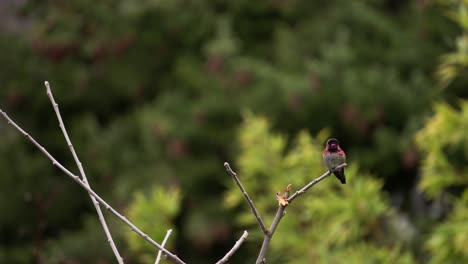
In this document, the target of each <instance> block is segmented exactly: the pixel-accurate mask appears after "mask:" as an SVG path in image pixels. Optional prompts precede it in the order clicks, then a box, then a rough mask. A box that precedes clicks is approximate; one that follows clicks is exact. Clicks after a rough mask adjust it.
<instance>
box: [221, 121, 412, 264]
mask: <svg viewBox="0 0 468 264" xmlns="http://www.w3.org/2000/svg"><path fill="white" fill-rule="evenodd" d="M239 133H240V148H241V151H240V153H239V170H238V171H239V173H238V174H239V177H240V179H241V181H242V182H243V185H244V187H245V188H247V190H248V192H250V193H251V194H253V199H254V201H255V204H256V207H257V209H258V210H259V211H260V212H261V214H262V215H263V217H264V219H265V221H266V223H271V221H272V217H273V216H274V212H275V211H276V208H277V203H276V201H275V200H274V198H273V194H274V193H275V191H279V190H282V189H283V188H284V187H285V186H286V185H287V184H289V183H291V184H292V191H293V192H294V190H298V189H299V188H301V187H302V186H304V185H305V184H307V183H308V182H309V181H311V180H313V179H314V178H316V177H318V176H320V175H321V174H322V173H324V172H325V171H326V170H325V168H324V165H323V164H322V157H321V151H322V147H323V142H325V141H326V138H327V136H328V132H327V131H322V132H320V133H319V134H318V136H317V137H316V138H312V137H310V136H309V135H308V134H307V133H306V132H304V131H303V132H300V133H299V134H298V136H297V137H296V139H295V140H293V141H294V143H293V145H292V146H290V147H287V140H286V139H285V137H284V136H281V135H278V134H274V133H272V132H271V129H270V125H269V124H268V121H267V120H266V119H264V118H260V117H255V116H253V115H251V114H246V115H245V121H244V124H243V125H242V126H241V128H240V130H239ZM346 175H347V178H348V183H347V184H346V185H341V184H338V181H337V180H336V179H335V178H334V176H331V177H330V178H329V179H326V180H324V181H322V182H320V183H319V184H318V185H316V186H314V187H313V188H312V189H310V190H309V192H308V193H307V194H305V195H304V196H302V197H300V198H299V199H297V200H295V201H294V202H293V203H292V204H291V205H290V206H288V207H287V214H286V216H285V218H284V220H283V221H282V222H281V224H280V226H279V228H278V230H277V231H276V233H275V237H274V239H273V241H272V250H271V251H270V252H271V253H270V254H271V255H272V256H271V258H272V259H281V258H286V259H287V263H311V262H314V263H315V262H320V263H335V262H337V263H343V261H344V259H346V263H363V261H364V263H374V261H375V262H377V263H380V261H379V260H383V259H384V258H385V256H392V257H390V258H389V259H387V260H386V261H387V262H384V263H394V262H397V263H413V259H412V258H411V257H410V255H408V254H407V253H403V252H401V251H400V250H399V249H397V248H394V247H396V246H398V245H399V244H400V243H399V242H398V241H395V240H394V241H391V242H390V243H388V241H385V233H386V232H388V231H389V230H388V226H387V225H386V224H385V219H386V218H389V217H391V216H393V215H394V212H393V211H392V210H391V209H390V206H389V204H388V201H387V199H386V198H385V194H384V193H383V192H382V183H381V182H380V181H378V180H376V179H374V178H372V177H370V176H369V175H366V174H363V173H361V172H359V171H358V169H357V165H356V164H353V163H351V166H350V167H349V168H347V170H346ZM225 203H226V205H227V206H228V207H239V206H241V207H243V208H246V205H245V201H244V199H243V196H242V194H241V192H240V191H239V190H238V188H237V186H236V185H234V184H230V188H229V191H228V192H227V194H226V197H225ZM237 223H238V224H239V225H241V226H253V230H252V231H251V235H252V236H253V237H256V238H255V239H260V238H259V237H258V235H259V233H260V232H259V230H258V227H257V226H256V224H255V219H254V217H253V215H252V214H251V212H250V211H249V210H244V212H243V213H241V214H240V216H239V217H238V218H237ZM364 241H365V242H364ZM369 248H373V249H375V250H371V251H367V249H369ZM392 248H393V249H392ZM345 252H353V254H352V257H351V258H342V257H343V256H344V255H345V254H346V253H345ZM364 252H366V254H364ZM365 256H366V257H365ZM350 260H353V261H354V262H349V261H350ZM366 261H368V262H366Z"/></svg>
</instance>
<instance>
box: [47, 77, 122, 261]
mask: <svg viewBox="0 0 468 264" xmlns="http://www.w3.org/2000/svg"><path fill="white" fill-rule="evenodd" d="M44 84H45V86H46V88H47V96H49V99H50V102H51V103H52V106H53V107H54V111H55V114H56V115H57V120H58V122H59V126H60V128H61V129H62V133H63V136H64V137H65V140H66V141H67V145H68V147H69V148H70V152H71V153H72V155H73V159H74V160H75V163H76V165H77V166H78V169H79V171H80V175H81V179H82V180H83V182H84V183H85V184H86V185H88V186H89V187H91V186H90V185H89V183H88V179H87V178H86V173H85V171H84V169H83V165H82V164H81V162H80V159H79V158H78V155H77V154H76V152H75V148H74V147H73V144H72V142H71V140H70V138H69V137H68V132H67V129H66V128H65V124H64V123H63V120H62V116H61V115H60V110H59V107H58V104H57V103H56V102H55V100H54V96H53V95H52V90H51V89H50V85H49V82H48V81H45V83H44ZM89 197H91V201H92V202H93V205H94V208H96V212H97V214H98V217H99V221H100V222H101V225H102V228H103V229H104V233H106V237H107V241H108V242H109V244H110V247H111V249H112V251H113V252H114V255H115V257H116V258H117V262H118V263H119V264H123V263H124V261H123V259H122V257H121V256H120V254H119V251H118V250H117V247H116V246H115V243H114V240H113V239H112V235H111V233H110V231H109V228H108V227H107V223H106V219H105V218H104V215H103V213H102V211H101V207H99V203H98V201H97V200H96V198H94V197H93V196H92V195H91V194H90V195H89Z"/></svg>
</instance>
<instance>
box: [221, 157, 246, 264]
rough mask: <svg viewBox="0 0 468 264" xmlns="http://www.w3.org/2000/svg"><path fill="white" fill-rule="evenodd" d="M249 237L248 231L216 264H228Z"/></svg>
mask: <svg viewBox="0 0 468 264" xmlns="http://www.w3.org/2000/svg"><path fill="white" fill-rule="evenodd" d="M228 166H229V165H228ZM248 235H249V233H247V231H244V234H242V236H241V237H240V238H239V240H237V241H236V244H234V246H233V247H232V249H231V250H229V252H228V253H226V255H225V256H224V257H223V258H222V259H220V260H219V261H218V262H216V264H223V263H226V262H227V261H228V260H229V258H230V257H232V255H234V253H236V251H237V250H238V249H239V248H240V246H241V245H242V243H244V240H245V239H246V238H247V236H248Z"/></svg>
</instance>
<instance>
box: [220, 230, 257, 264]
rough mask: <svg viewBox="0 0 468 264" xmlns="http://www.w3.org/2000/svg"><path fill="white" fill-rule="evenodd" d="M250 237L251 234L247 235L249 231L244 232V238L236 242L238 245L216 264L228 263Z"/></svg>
mask: <svg viewBox="0 0 468 264" xmlns="http://www.w3.org/2000/svg"><path fill="white" fill-rule="evenodd" d="M248 235H249V233H247V231H244V234H242V236H241V237H240V238H239V240H237V241H236V244H234V246H233V247H232V248H231V250H229V252H228V253H226V255H225V256H224V257H223V258H222V259H220V260H219V261H218V262H216V264H223V263H226V262H227V261H228V260H229V258H230V257H232V255H234V253H236V251H237V250H238V249H239V248H240V246H241V245H242V243H244V240H245V239H246V238H247V236H248Z"/></svg>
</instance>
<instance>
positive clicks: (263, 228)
mask: <svg viewBox="0 0 468 264" xmlns="http://www.w3.org/2000/svg"><path fill="white" fill-rule="evenodd" d="M224 167H225V168H226V170H227V171H228V172H229V174H231V176H232V177H233V178H234V180H235V181H236V183H237V186H239V189H240V190H241V191H242V194H243V195H244V197H245V199H246V200H247V203H248V204H249V206H250V209H251V211H252V213H253V214H254V215H255V219H257V222H258V225H259V226H260V228H261V229H262V231H263V233H264V234H265V235H267V234H268V232H269V231H268V229H267V228H266V226H265V224H264V223H263V221H262V218H261V217H260V214H259V213H258V211H257V208H255V205H254V204H253V201H252V199H250V196H249V195H248V194H247V191H246V190H245V189H244V187H243V186H242V183H241V182H240V180H239V178H238V177H237V174H236V173H235V172H234V171H233V170H232V169H231V166H229V163H227V162H224Z"/></svg>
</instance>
